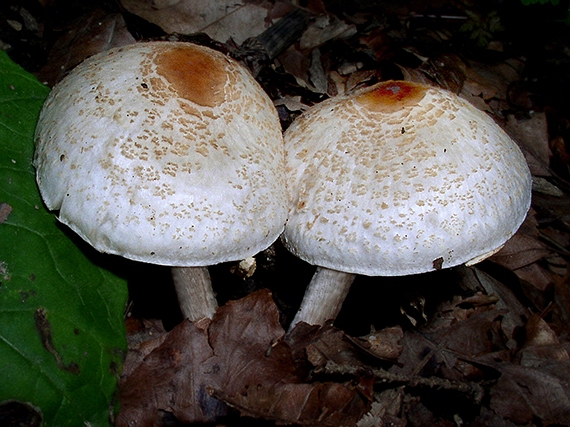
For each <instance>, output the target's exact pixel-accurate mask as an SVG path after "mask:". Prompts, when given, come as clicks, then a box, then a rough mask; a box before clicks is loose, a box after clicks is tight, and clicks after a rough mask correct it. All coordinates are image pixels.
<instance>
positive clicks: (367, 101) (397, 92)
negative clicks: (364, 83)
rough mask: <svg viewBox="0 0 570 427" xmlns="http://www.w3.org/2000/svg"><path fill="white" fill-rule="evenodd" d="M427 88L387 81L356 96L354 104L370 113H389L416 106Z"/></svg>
mask: <svg viewBox="0 0 570 427" xmlns="http://www.w3.org/2000/svg"><path fill="white" fill-rule="evenodd" d="M426 90H427V87H426V86H423V85H419V84H416V83H411V82H404V81H388V82H383V83H380V84H378V85H376V86H372V87H371V88H370V89H369V90H367V91H365V92H364V93H361V94H360V95H357V96H356V102H358V103H360V104H362V105H364V106H365V107H366V108H368V109H369V110H371V111H375V112H383V113H389V112H392V111H395V110H398V109H400V108H403V107H406V106H409V105H410V106H411V105H416V104H417V103H418V102H420V101H421V100H422V98H423V97H424V96H425V94H426Z"/></svg>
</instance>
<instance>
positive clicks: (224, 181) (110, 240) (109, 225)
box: [34, 42, 287, 320]
mask: <svg viewBox="0 0 570 427" xmlns="http://www.w3.org/2000/svg"><path fill="white" fill-rule="evenodd" d="M35 138H36V152H35V157H34V164H35V167H36V170H37V182H38V185H39V188H40V191H41V194H42V197H43V200H44V202H45V204H46V206H47V207H48V208H49V209H51V210H58V211H59V220H60V221H61V222H62V223H64V224H66V225H67V226H69V227H70V228H71V229H72V230H74V231H75V232H76V233H77V234H79V236H81V237H82V238H83V239H84V240H86V241H87V242H88V243H89V244H91V245H92V246H93V247H94V248H95V249H97V250H98V251H100V252H105V253H110V254H117V255H121V256H123V257H125V258H128V259H131V260H136V261H142V262H146V263H153V264H160V265H167V266H172V273H173V279H174V284H175V287H176V290H177V295H178V299H179V304H180V307H181V311H182V313H183V315H184V316H185V317H188V318H190V319H191V320H199V319H201V318H204V317H208V318H211V317H212V316H213V313H214V311H215V310H216V308H217V303H216V299H215V297H214V293H213V291H212V287H211V281H210V277H209V274H208V270H207V266H209V265H212V264H216V263H221V262H226V261H234V260H239V259H242V258H246V257H248V256H251V255H254V254H256V253H257V252H259V251H261V250H264V249H265V248H267V247H268V246H270V245H271V244H272V243H273V242H274V241H275V240H276V239H277V238H278V236H279V234H280V233H281V232H282V230H283V227H284V223H285V220H286V215H287V207H286V202H285V199H286V193H285V183H284V170H285V164H284V151H283V137H282V133H281V126H280V122H279V119H278V116H277V113H276V110H275V108H274V106H273V104H272V102H271V100H270V99H269V97H268V96H267V95H266V94H265V93H264V91H263V90H262V89H261V87H260V86H259V85H258V84H257V82H256V81H255V80H254V79H253V77H252V76H251V75H250V74H249V73H248V71H247V70H246V69H245V68H244V67H242V66H241V65H239V64H238V63H237V62H235V61H234V60H231V59H229V58H228V57H226V56H225V55H223V54H222V53H219V52H216V51H214V50H212V49H209V48H206V47H202V46H197V45H194V44H190V43H181V42H148V43H137V44H133V45H129V46H125V47H121V48H116V49H112V50H110V51H107V52H105V53H101V54H98V55H95V56H93V57H91V58H89V59H88V60H86V61H85V62H83V63H81V64H80V65H78V66H77V67H76V68H75V69H74V70H72V72H71V73H70V74H69V75H67V76H66V78H65V79H63V80H62V81H61V82H60V83H59V84H57V85H56V86H55V87H54V88H53V90H52V91H51V93H50V95H49V98H48V100H47V101H46V103H45V105H44V107H43V109H42V111H41V114H40V118H39V122H38V125H37V129H36V136H35Z"/></svg>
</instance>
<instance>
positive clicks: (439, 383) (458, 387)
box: [318, 360, 485, 404]
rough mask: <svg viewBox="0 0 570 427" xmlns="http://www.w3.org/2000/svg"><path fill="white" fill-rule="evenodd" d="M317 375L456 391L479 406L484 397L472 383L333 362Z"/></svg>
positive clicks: (481, 390)
mask: <svg viewBox="0 0 570 427" xmlns="http://www.w3.org/2000/svg"><path fill="white" fill-rule="evenodd" d="M318 373H323V374H329V375H331V374H335V375H362V374H365V373H370V374H372V375H373V376H374V378H375V379H376V383H382V384H397V385H404V386H407V387H412V388H418V387H427V388H432V389H437V390H449V391H456V392H458V393H461V394H463V395H465V396H466V397H468V398H469V399H471V400H473V401H474V402H475V403H476V404H480V403H481V401H482V400H483V397H484V396H485V390H484V389H483V387H482V386H481V385H480V384H478V383H474V382H461V381H452V380H447V379H444V378H439V377H428V378H425V377H421V376H419V375H405V374H396V373H394V372H389V371H386V370H384V369H380V368H368V367H367V368H364V367H361V366H354V365H339V364H337V363H335V362H333V361H330V360H329V361H327V363H326V364H325V366H324V367H323V368H321V369H320V370H319V371H318Z"/></svg>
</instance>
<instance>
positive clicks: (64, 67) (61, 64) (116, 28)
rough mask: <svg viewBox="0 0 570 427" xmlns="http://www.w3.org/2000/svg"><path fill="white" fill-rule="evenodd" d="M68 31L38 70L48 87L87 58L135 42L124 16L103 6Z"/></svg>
mask: <svg viewBox="0 0 570 427" xmlns="http://www.w3.org/2000/svg"><path fill="white" fill-rule="evenodd" d="M66 30H67V31H65V32H64V33H63V35H62V36H61V37H60V38H59V39H58V40H57V41H56V43H55V44H54V46H53V47H52V49H51V50H50V52H49V56H48V61H47V64H46V65H45V67H43V68H42V69H41V70H40V71H39V72H38V73H37V77H38V78H39V79H40V80H42V81H43V82H46V83H47V84H48V85H49V86H53V85H54V84H55V83H57V82H58V81H59V80H61V78H62V77H63V76H64V75H65V74H66V73H67V72H68V71H69V70H71V69H72V68H73V67H75V66H76V65H77V64H79V63H80V62H81V61H83V60H84V59H86V58H87V57H89V56H92V55H95V54H97V53H100V52H104V51H106V50H108V49H111V48H112V47H118V46H125V45H127V44H131V43H134V42H135V39H134V37H133V36H132V35H131V33H130V32H129V31H128V29H127V25H126V23H125V20H124V19H123V16H122V15H121V14H119V13H112V14H110V13H108V12H106V11H104V10H102V9H96V10H95V11H93V12H91V13H89V14H87V15H85V16H83V17H81V18H80V19H78V20H77V21H76V22H75V23H73V24H71V25H70V28H67V29H66Z"/></svg>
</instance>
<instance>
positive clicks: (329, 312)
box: [289, 267, 356, 330]
mask: <svg viewBox="0 0 570 427" xmlns="http://www.w3.org/2000/svg"><path fill="white" fill-rule="evenodd" d="M355 277H356V275H355V274H352V273H344V272H342V271H336V270H331V269H329V268H324V267H317V271H316V272H315V274H314V276H313V278H312V279H311V282H310V283H309V286H307V290H306V291H305V296H304V297H303V301H302V302H301V307H300V308H299V311H297V314H296V315H295V318H294V319H293V321H292V322H291V325H290V326H289V330H291V329H293V327H294V326H295V325H296V324H297V323H299V322H305V323H308V324H310V325H324V324H325V322H326V321H327V320H330V319H335V318H336V316H337V315H338V313H339V312H340V309H341V307H342V303H343V302H344V300H345V298H346V295H347V294H348V291H349V290H350V285H352V282H354V279H355Z"/></svg>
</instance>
